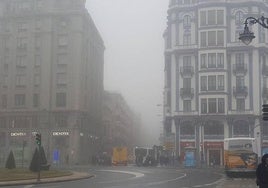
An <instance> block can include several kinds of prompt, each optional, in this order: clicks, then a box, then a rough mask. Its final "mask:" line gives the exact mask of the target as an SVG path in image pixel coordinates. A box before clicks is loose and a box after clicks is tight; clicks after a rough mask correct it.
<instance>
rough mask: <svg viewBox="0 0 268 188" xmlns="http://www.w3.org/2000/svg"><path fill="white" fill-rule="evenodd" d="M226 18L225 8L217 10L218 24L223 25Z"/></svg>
mask: <svg viewBox="0 0 268 188" xmlns="http://www.w3.org/2000/svg"><path fill="white" fill-rule="evenodd" d="M223 19H224V12H223V10H217V24H218V25H223V22H224V21H223Z"/></svg>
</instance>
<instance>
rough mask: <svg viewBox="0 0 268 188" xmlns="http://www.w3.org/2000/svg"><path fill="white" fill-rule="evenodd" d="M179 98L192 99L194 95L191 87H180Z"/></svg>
mask: <svg viewBox="0 0 268 188" xmlns="http://www.w3.org/2000/svg"><path fill="white" fill-rule="evenodd" d="M180 94H181V98H183V99H192V98H193V97H194V89H193V88H181V90H180Z"/></svg>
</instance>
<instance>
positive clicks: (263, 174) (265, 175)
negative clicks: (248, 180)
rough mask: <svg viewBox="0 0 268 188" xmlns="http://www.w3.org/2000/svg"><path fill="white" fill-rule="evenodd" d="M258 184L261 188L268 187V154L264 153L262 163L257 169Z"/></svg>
mask: <svg viewBox="0 0 268 188" xmlns="http://www.w3.org/2000/svg"><path fill="white" fill-rule="evenodd" d="M256 177H257V179H256V184H257V185H258V186H259V187H260V188H267V187H268V154H264V155H263V156H262V159H261V163H260V164H259V165H258V167H257V170H256Z"/></svg>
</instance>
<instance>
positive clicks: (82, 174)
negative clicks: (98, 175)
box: [0, 171, 94, 187]
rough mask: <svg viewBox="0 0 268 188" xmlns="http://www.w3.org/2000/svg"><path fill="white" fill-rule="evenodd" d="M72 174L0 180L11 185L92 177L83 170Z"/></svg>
mask: <svg viewBox="0 0 268 188" xmlns="http://www.w3.org/2000/svg"><path fill="white" fill-rule="evenodd" d="M72 173H73V174H72V175H70V176H62V177H55V178H44V179H42V178H41V180H40V181H37V179H30V180H18V181H6V182H0V187H1V186H11V185H29V184H40V183H53V182H63V181H74V180H80V179H87V178H91V177H94V175H91V174H88V173H85V172H75V171H72Z"/></svg>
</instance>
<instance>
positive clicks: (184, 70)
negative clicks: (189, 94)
mask: <svg viewBox="0 0 268 188" xmlns="http://www.w3.org/2000/svg"><path fill="white" fill-rule="evenodd" d="M180 73H181V76H182V77H192V76H193V75H194V67H193V66H183V67H180Z"/></svg>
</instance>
